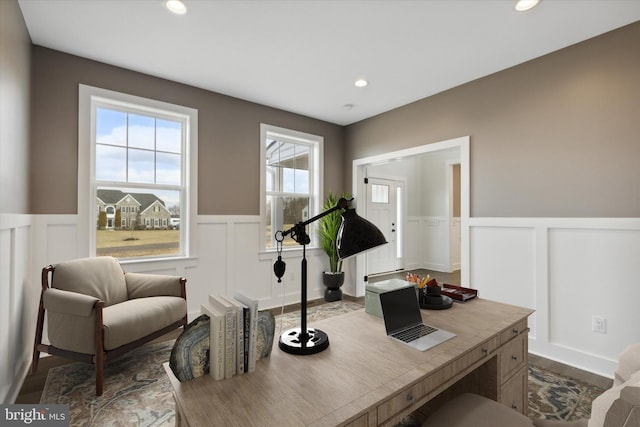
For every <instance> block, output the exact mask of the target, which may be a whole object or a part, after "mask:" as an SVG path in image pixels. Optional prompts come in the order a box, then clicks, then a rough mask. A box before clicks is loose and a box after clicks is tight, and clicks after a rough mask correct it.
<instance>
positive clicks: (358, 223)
mask: <svg viewBox="0 0 640 427" xmlns="http://www.w3.org/2000/svg"><path fill="white" fill-rule="evenodd" d="M351 200H353V199H351ZM349 202H350V200H347V199H345V198H341V199H340V200H338V203H337V204H336V205H335V206H334V207H332V208H331V209H328V210H326V211H324V212H322V213H321V214H319V215H316V216H314V217H313V218H311V219H308V220H307V221H304V222H299V223H297V224H296V225H294V226H293V227H291V228H290V229H289V230H286V231H281V230H279V231H276V233H275V240H276V242H277V248H278V259H277V261H276V262H275V264H274V265H273V271H274V273H275V275H276V277H277V278H278V281H281V279H282V276H283V275H284V272H285V267H286V266H285V262H284V261H282V241H283V240H284V238H285V236H287V235H291V238H292V239H293V240H295V241H296V242H298V244H300V245H302V261H301V270H300V271H301V274H300V280H301V285H300V288H301V295H300V320H301V327H300V328H293V329H289V330H287V331H285V332H283V333H282V335H280V341H279V343H278V345H279V347H280V349H281V350H282V351H284V352H286V353H291V354H297V355H308V354H315V353H319V352H321V351H323V350H325V349H326V348H328V347H329V337H328V336H327V334H326V333H324V332H323V331H321V330H319V329H314V328H307V254H306V245H308V244H309V243H310V242H311V239H310V238H309V235H308V234H307V232H306V229H305V228H306V226H307V225H309V224H311V223H312V222H314V221H317V220H319V219H320V218H323V217H325V216H327V215H330V214H331V213H333V212H335V211H338V210H340V209H342V210H344V212H343V213H342V223H341V225H340V228H339V230H338V235H337V238H336V248H337V253H338V259H339V260H340V261H342V260H343V259H346V258H348V257H350V256H353V255H356V254H359V253H361V252H364V251H367V250H369V249H373V248H375V247H376V246H380V245H383V244H385V243H387V241H386V239H385V238H384V235H383V234H382V232H381V231H380V230H379V229H378V228H377V227H376V226H375V225H373V224H372V223H371V222H369V221H367V220H366V219H364V218H361V217H360V216H358V214H356V211H355V209H349Z"/></svg>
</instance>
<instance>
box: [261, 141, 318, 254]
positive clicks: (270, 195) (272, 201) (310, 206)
mask: <svg viewBox="0 0 640 427" xmlns="http://www.w3.org/2000/svg"><path fill="white" fill-rule="evenodd" d="M308 137H309V138H301V137H300V136H299V135H298V136H294V135H287V134H280V133H278V132H267V133H266V137H265V138H264V141H265V147H264V149H265V172H266V173H265V177H264V178H265V182H264V186H265V195H266V197H265V210H264V215H265V217H264V222H265V233H266V234H265V242H266V245H265V246H266V249H275V245H276V242H275V238H274V233H275V232H276V231H278V230H288V229H289V228H291V226H292V225H294V224H296V223H298V222H300V221H305V220H307V219H309V218H310V217H312V216H314V215H316V214H317V200H318V195H317V194H318V185H317V184H318V181H319V177H318V174H319V170H318V169H319V168H318V166H317V163H318V160H319V159H318V157H319V154H318V153H319V145H320V142H319V141H318V140H317V139H315V140H314V137H313V136H312V135H308ZM315 138H317V137H315ZM308 232H309V231H308ZM313 234H315V233H313ZM309 235H310V237H311V239H312V244H311V245H312V246H313V242H315V236H314V235H312V233H311V232H309ZM283 245H285V246H294V245H298V244H297V243H296V242H295V241H294V240H293V239H291V237H290V236H288V237H287V238H286V239H285V240H284V242H283Z"/></svg>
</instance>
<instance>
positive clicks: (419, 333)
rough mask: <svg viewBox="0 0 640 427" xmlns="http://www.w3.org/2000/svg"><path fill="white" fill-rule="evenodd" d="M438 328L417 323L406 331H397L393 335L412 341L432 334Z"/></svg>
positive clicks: (405, 340)
mask: <svg viewBox="0 0 640 427" xmlns="http://www.w3.org/2000/svg"><path fill="white" fill-rule="evenodd" d="M437 330H438V329H436V328H434V327H432V326H428V325H416V326H413V327H411V328H409V329H405V330H404V331H400V332H395V333H393V334H391V336H392V337H394V338H397V339H399V340H401V341H404V342H412V341H414V340H416V339H418V338H420V337H423V336H425V335H429V334H432V333H434V332H436V331H437Z"/></svg>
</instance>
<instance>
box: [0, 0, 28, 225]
mask: <svg viewBox="0 0 640 427" xmlns="http://www.w3.org/2000/svg"><path fill="white" fill-rule="evenodd" d="M30 55H31V38H30V37H29V34H28V32H27V27H26V26H25V23H24V19H23V18H22V12H21V11H20V7H19V6H18V2H16V1H0V95H1V96H0V213H17V214H23V213H28V200H29V191H28V190H29V163H28V161H29V64H30Z"/></svg>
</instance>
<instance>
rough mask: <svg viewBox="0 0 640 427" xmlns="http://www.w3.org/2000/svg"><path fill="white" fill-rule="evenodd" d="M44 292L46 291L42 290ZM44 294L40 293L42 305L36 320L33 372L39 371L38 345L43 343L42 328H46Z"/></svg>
mask: <svg viewBox="0 0 640 427" xmlns="http://www.w3.org/2000/svg"><path fill="white" fill-rule="evenodd" d="M42 294H44V291H43V292H42ZM42 294H41V295H40V307H38V320H37V321H36V336H35V339H34V340H33V358H32V360H31V372H32V373H34V374H35V373H36V372H38V364H39V362H40V350H39V349H38V347H39V346H40V344H42V329H43V328H44V304H43V302H42Z"/></svg>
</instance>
